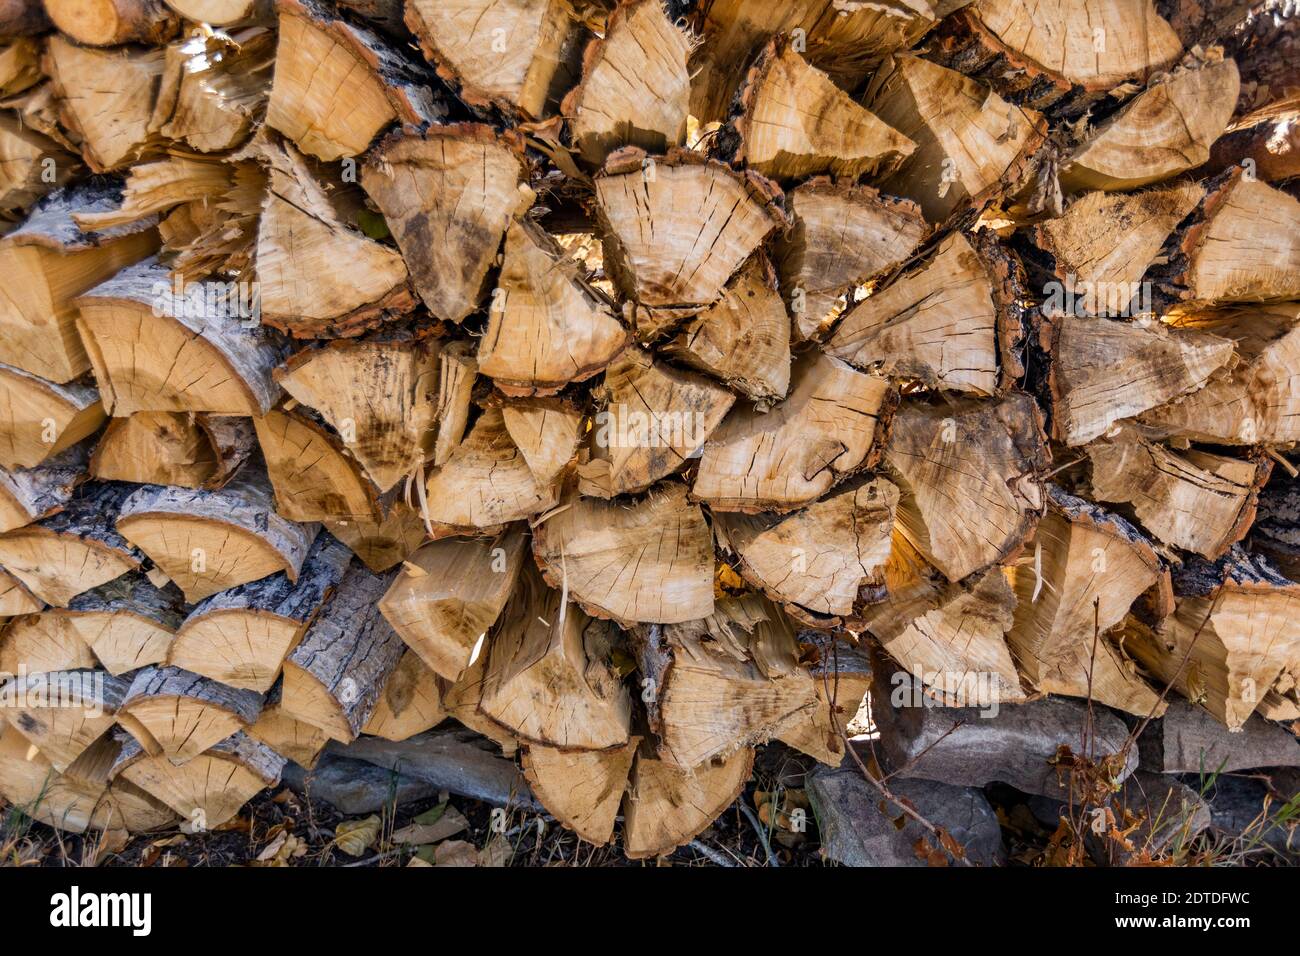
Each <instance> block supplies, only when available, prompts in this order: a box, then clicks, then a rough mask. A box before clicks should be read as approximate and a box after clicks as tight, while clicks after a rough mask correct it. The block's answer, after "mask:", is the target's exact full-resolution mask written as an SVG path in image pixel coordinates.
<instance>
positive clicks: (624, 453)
mask: <svg viewBox="0 0 1300 956" xmlns="http://www.w3.org/2000/svg"><path fill="white" fill-rule="evenodd" d="M596 394H597V400H598V401H599V402H603V405H604V407H603V408H602V409H601V411H599V412H598V413H597V414H596V419H595V428H594V429H593V431H592V433H591V435H592V437H591V449H590V450H591V459H590V461H589V462H588V463H586V464H584V465H583V467H582V469H581V472H580V474H581V479H582V480H581V483H580V485H579V490H580V491H581V492H582V493H583V494H589V495H593V496H597V497H601V498H612V497H614V496H615V495H622V494H630V493H635V492H641V491H645V490H646V489H647V488H649V487H650V486H651V485H653V484H654V483H655V482H656V481H658V480H659V479H661V478H664V477H667V476H668V475H671V474H673V473H674V472H676V471H678V470H679V469H681V468H682V467H683V466H684V465H685V464H686V462H687V459H689V458H691V457H693V456H694V455H696V454H698V453H699V450H700V449H701V448H702V447H703V445H704V443H705V442H706V441H707V440H708V438H709V436H710V435H712V434H713V433H714V431H715V430H716V429H717V427H718V426H719V425H720V424H721V423H722V420H723V418H724V417H725V416H726V414H727V412H728V411H729V410H730V408H731V406H732V403H734V402H735V400H736V397H735V396H734V395H733V394H732V393H731V392H730V391H728V390H727V389H725V388H723V387H722V386H721V385H717V384H714V383H713V382H711V381H709V380H708V379H707V378H705V377H704V376H702V375H697V374H695V373H694V372H683V371H679V370H678V369H675V368H673V367H672V366H670V365H665V364H663V363H662V362H656V361H655V360H654V357H653V355H652V353H650V352H648V351H646V350H644V349H641V348H639V347H635V346H634V347H632V348H629V349H628V350H626V351H625V352H623V354H622V355H620V356H619V357H618V358H616V359H615V360H614V361H613V362H612V363H611V364H610V366H609V368H608V369H607V370H606V372H605V380H604V383H603V385H602V387H601V388H600V389H599V390H598V391H597V393H596Z"/></svg>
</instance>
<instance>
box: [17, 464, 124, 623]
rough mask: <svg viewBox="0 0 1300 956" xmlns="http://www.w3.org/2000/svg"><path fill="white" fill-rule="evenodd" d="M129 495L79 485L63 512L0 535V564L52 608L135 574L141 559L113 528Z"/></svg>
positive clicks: (105, 487)
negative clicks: (134, 571)
mask: <svg viewBox="0 0 1300 956" xmlns="http://www.w3.org/2000/svg"><path fill="white" fill-rule="evenodd" d="M133 490H134V489H132V487H131V486H130V485H102V484H86V485H82V486H81V487H80V488H78V489H77V493H76V494H75V495H73V497H72V499H71V500H70V501H69V502H68V503H67V505H66V506H65V507H64V509H63V510H62V511H60V512H58V513H57V514H54V515H51V516H50V517H48V518H46V519H45V520H44V521H41V522H40V523H38V524H32V525H27V526H26V527H23V528H18V529H17V530H14V531H9V532H7V533H5V534H3V535H0V565H3V566H4V568H5V570H6V571H8V572H9V573H10V574H12V575H13V576H14V577H16V578H17V579H18V580H19V581H21V582H22V583H23V585H24V586H25V587H26V588H27V589H28V590H29V591H31V592H32V594H34V595H35V596H36V597H38V598H40V599H41V600H43V601H45V602H46V603H47V604H52V605H54V606H55V607H66V606H67V605H68V602H69V601H71V600H72V599H73V598H74V597H76V596H77V595H78V594H81V593H82V592H83V591H89V590H90V589H91V588H96V587H99V586H100V585H101V584H105V583H107V582H109V581H111V580H113V579H114V578H116V577H118V576H120V575H122V574H125V573H126V572H127V571H133V570H136V569H138V568H139V567H140V565H141V563H142V562H143V560H144V555H143V554H142V553H141V552H140V551H139V550H138V549H137V548H136V547H135V546H133V545H132V544H131V543H130V542H129V541H127V539H126V538H125V537H124V536H123V535H121V534H119V533H118V531H117V530H116V528H115V527H114V521H115V519H116V518H117V517H118V515H119V514H120V513H121V511H122V509H123V508H124V506H125V504H126V502H127V500H128V499H129V497H130V496H131V493H132V491H133Z"/></svg>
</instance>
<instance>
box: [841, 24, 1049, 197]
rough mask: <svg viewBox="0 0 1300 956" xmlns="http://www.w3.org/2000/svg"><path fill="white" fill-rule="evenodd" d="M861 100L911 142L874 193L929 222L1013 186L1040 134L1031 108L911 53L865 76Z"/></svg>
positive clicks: (1039, 119)
mask: <svg viewBox="0 0 1300 956" xmlns="http://www.w3.org/2000/svg"><path fill="white" fill-rule="evenodd" d="M1008 2H1009V0H1008ZM865 102H866V105H867V108H868V109H870V110H871V111H872V112H873V113H874V114H875V115H876V116H878V117H880V119H882V120H884V121H885V122H886V123H888V124H889V125H890V126H892V127H893V128H894V129H896V130H898V132H900V133H902V134H903V135H904V136H906V137H908V138H909V139H910V140H912V141H913V142H914V143H916V149H915V151H913V152H912V153H911V154H910V155H909V156H908V157H907V159H905V160H904V161H903V163H902V165H900V166H899V168H898V169H897V170H896V171H895V172H894V173H893V174H892V175H890V176H888V177H886V178H885V179H884V180H883V181H882V184H881V185H882V188H884V189H885V190H886V191H888V192H892V193H896V194H898V195H901V196H906V197H908V198H909V199H914V200H916V202H917V204H918V205H919V206H920V207H921V209H922V211H923V212H924V213H925V217H926V219H928V220H930V221H931V222H942V221H944V220H946V219H947V218H948V217H949V216H951V215H952V214H953V213H955V212H957V211H959V210H962V209H966V208H976V209H978V208H979V207H981V206H983V205H984V204H985V203H986V202H987V201H988V200H990V199H992V198H993V197H994V195H995V194H997V193H998V192H999V191H1000V190H1002V189H1005V188H1006V184H1007V183H1014V182H1016V181H1017V180H1018V179H1019V177H1020V174H1021V170H1022V168H1023V166H1024V164H1025V162H1026V158H1027V157H1028V155H1029V154H1031V153H1032V152H1033V151H1034V150H1036V149H1037V148H1038V147H1039V145H1041V144H1042V142H1043V139H1044V137H1045V135H1046V130H1047V123H1046V121H1045V120H1044V119H1043V117H1042V115H1041V114H1039V113H1037V112H1036V111H1034V110H1031V109H1028V108H1027V107H1019V106H1015V105H1013V104H1011V103H1008V102H1007V101H1006V100H1004V99H1002V98H1001V97H1000V96H998V95H997V94H996V93H993V92H991V91H989V90H988V89H987V88H986V87H984V86H983V85H982V84H980V83H978V82H976V81H975V80H972V79H970V78H969V77H967V76H963V75H962V74H961V73H957V72H955V71H953V70H947V69H944V68H943V67H942V66H939V65H938V64H935V63H931V62H929V61H928V60H922V59H920V58H918V57H915V56H905V55H897V56H892V57H890V58H889V60H887V61H886V63H885V65H883V66H882V67H881V69H880V70H879V72H877V73H876V74H875V76H873V77H872V79H871V85H870V86H869V87H868V89H867V94H866V98H865Z"/></svg>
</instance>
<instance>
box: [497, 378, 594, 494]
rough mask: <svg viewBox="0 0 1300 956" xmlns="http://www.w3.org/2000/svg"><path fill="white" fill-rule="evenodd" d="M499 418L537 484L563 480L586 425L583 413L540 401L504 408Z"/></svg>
mask: <svg viewBox="0 0 1300 956" xmlns="http://www.w3.org/2000/svg"><path fill="white" fill-rule="evenodd" d="M501 417H502V420H503V421H504V422H505V426H506V431H507V432H509V433H510V440H511V441H512V442H514V443H515V446H516V447H517V448H518V449H519V451H520V452H521V453H522V454H523V456H524V461H526V462H528V467H529V468H530V469H531V470H532V472H533V477H534V478H536V479H537V481H538V483H539V484H542V485H550V484H554V483H555V482H556V481H561V480H563V477H562V474H563V472H564V471H565V470H566V469H567V468H568V466H569V464H570V462H572V461H573V460H574V458H575V456H576V455H577V452H578V442H579V441H580V440H581V437H582V430H583V426H584V425H586V424H587V419H586V418H585V417H584V416H583V415H582V413H581V412H579V411H577V410H575V409H573V408H571V407H569V406H568V405H567V404H565V403H564V402H563V401H558V400H554V399H545V398H539V399H532V400H525V401H518V402H511V403H510V404H508V405H503V406H502V408H501Z"/></svg>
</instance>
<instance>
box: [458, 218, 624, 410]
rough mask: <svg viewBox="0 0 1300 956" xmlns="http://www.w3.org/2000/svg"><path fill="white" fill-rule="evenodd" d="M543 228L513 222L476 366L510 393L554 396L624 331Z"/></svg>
mask: <svg viewBox="0 0 1300 956" xmlns="http://www.w3.org/2000/svg"><path fill="white" fill-rule="evenodd" d="M580 272H581V270H580V267H579V266H578V264H577V263H576V262H574V261H573V260H572V259H569V258H567V254H566V253H565V251H564V250H563V249H562V248H561V247H560V245H559V244H558V243H557V242H555V240H554V239H553V238H552V237H551V236H549V235H547V234H546V232H544V231H543V230H542V229H540V228H538V227H536V226H531V225H529V224H527V223H520V222H514V223H511V225H510V228H509V230H508V231H507V233H506V244H505V258H504V260H503V262H502V264H501V276H500V278H499V279H498V283H497V287H496V289H495V290H494V292H493V298H492V305H491V307H490V308H489V309H488V325H487V330H486V331H485V332H484V333H483V340H482V341H481V342H480V344H479V352H478V363H479V371H480V372H482V373H483V374H484V375H487V376H489V377H490V378H492V379H493V380H494V383H495V385H496V386H497V388H499V389H501V390H502V391H503V392H506V393H509V394H524V395H527V394H543V395H545V394H553V393H555V392H557V391H559V390H560V389H562V388H564V387H565V386H566V385H568V384H569V383H570V382H577V381H582V380H584V379H587V378H590V377H591V376H592V375H594V374H596V373H597V372H599V371H600V370H601V369H603V368H604V367H605V366H606V365H608V364H609V363H610V361H611V360H612V359H613V358H614V357H615V356H616V355H618V353H619V352H621V351H622V350H623V348H624V346H626V345H627V343H628V340H629V339H630V335H629V333H628V331H627V330H626V329H624V328H623V326H622V325H621V324H620V323H619V321H618V319H617V318H615V317H614V314H613V307H612V304H611V303H610V302H609V300H608V299H607V298H606V297H605V296H604V295H603V294H602V293H601V292H600V291H599V290H597V289H594V288H592V287H591V285H590V284H589V283H587V281H586V280H585V278H584V277H583V276H582V275H581V274H580Z"/></svg>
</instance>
